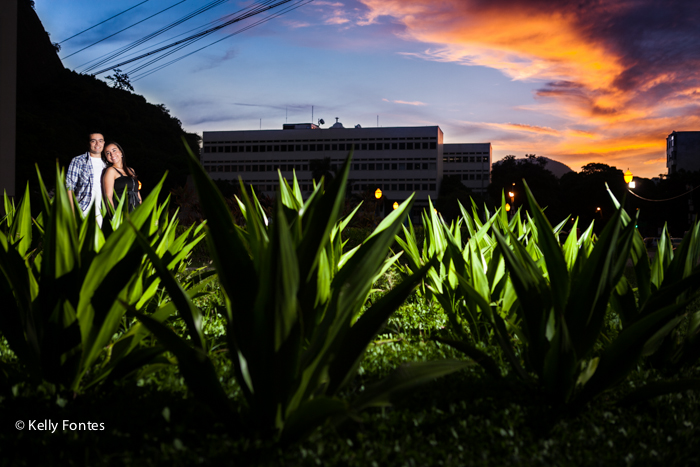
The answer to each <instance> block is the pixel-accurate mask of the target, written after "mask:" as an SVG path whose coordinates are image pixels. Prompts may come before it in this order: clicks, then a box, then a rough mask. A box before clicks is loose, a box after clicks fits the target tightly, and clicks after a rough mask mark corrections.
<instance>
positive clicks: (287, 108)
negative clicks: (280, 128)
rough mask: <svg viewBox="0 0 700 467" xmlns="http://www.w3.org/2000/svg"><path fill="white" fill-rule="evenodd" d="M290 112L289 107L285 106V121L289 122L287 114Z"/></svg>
mask: <svg viewBox="0 0 700 467" xmlns="http://www.w3.org/2000/svg"><path fill="white" fill-rule="evenodd" d="M288 114H289V107H285V108H284V123H287V115H288Z"/></svg>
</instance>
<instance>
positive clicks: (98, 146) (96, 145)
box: [90, 133, 105, 154]
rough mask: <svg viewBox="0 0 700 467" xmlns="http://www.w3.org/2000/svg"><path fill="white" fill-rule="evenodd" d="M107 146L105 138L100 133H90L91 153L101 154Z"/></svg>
mask: <svg viewBox="0 0 700 467" xmlns="http://www.w3.org/2000/svg"><path fill="white" fill-rule="evenodd" d="M104 146H105V138H104V136H102V135H101V134H100V133H93V134H91V135H90V154H100V153H101V152H102V148H103V147H104Z"/></svg>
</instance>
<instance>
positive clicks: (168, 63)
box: [130, 0, 313, 82]
mask: <svg viewBox="0 0 700 467" xmlns="http://www.w3.org/2000/svg"><path fill="white" fill-rule="evenodd" d="M312 1H313V0H305V1H301V2H299V3H298V4H296V5H290V6H289V7H287V8H285V9H283V10H281V11H278V12H276V13H275V14H272V15H269V16H267V17H265V18H263V19H261V20H259V21H256V22H255V23H252V24H249V25H247V26H245V27H243V28H241V29H239V30H237V31H235V32H232V33H231V34H228V35H226V36H225V37H222V38H221V39H218V40H216V41H214V42H212V43H210V44H207V45H205V46H204V47H200V48H199V49H197V50H193V51H192V52H189V53H187V54H185V55H182V56H180V57H178V58H175V59H173V60H170V61H169V62H167V63H164V64H162V65H159V66H157V67H155V68H154V69H151V70H148V71H145V72H143V73H141V74H139V75H136V77H135V79H133V80H131V82H135V81H138V80H140V79H141V78H145V77H146V76H148V75H150V74H153V73H155V72H157V71H160V70H162V69H163V68H166V67H168V66H170V65H172V64H173V63H175V62H178V61H180V60H182V59H184V58H187V57H189V56H190V55H192V54H195V53H197V52H199V51H200V50H203V49H206V48H207V47H210V46H212V45H214V44H217V43H219V42H221V41H223V40H226V39H228V38H229V37H231V36H235V35H237V34H240V33H242V32H245V31H247V30H249V29H251V28H253V27H255V26H258V25H260V24H262V23H266V22H267V21H270V20H272V19H274V18H277V17H279V16H282V15H283V14H286V13H289V12H290V11H293V10H296V9H297V8H300V7H302V6H304V5H306V4H308V3H311V2H312ZM187 45H189V44H187ZM183 47H184V46H183ZM181 48H182V47H181ZM181 48H178V49H177V50H176V51H178V50H180V49H181ZM168 55H169V54H168ZM162 58H165V55H163V56H161V57H158V58H157V59H154V60H152V61H151V62H149V63H147V64H145V65H143V66H139V67H136V68H134V69H132V70H131V71H130V73H135V72H138V71H141V70H142V69H143V68H145V67H146V66H148V65H150V64H152V63H155V62H156V61H158V60H161V59H162Z"/></svg>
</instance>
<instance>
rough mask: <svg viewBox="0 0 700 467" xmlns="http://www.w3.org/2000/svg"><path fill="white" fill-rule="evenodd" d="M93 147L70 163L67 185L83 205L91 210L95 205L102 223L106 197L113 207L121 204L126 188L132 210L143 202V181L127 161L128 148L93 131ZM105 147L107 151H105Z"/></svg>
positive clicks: (91, 144) (81, 207) (69, 192)
mask: <svg viewBox="0 0 700 467" xmlns="http://www.w3.org/2000/svg"><path fill="white" fill-rule="evenodd" d="M89 147H90V149H89V151H88V152H87V153H85V154H82V155H80V156H76V157H74V158H73V160H72V161H71V162H70V165H69V166H68V172H67V174H66V188H68V194H69V196H70V197H71V198H70V199H71V202H72V201H73V197H72V194H71V193H75V197H76V199H77V200H78V204H79V205H80V209H82V211H83V214H87V213H88V211H89V210H90V206H95V208H94V209H95V215H96V216H97V221H98V223H99V224H100V226H101V225H102V214H101V212H100V206H101V205H102V198H103V197H104V198H106V199H107V201H108V202H109V204H110V205H111V206H112V207H115V206H116V205H117V204H118V202H119V201H118V199H117V196H119V197H121V196H122V195H123V194H124V188H126V190H127V191H126V195H127V200H126V202H127V203H128V206H129V211H132V210H134V208H136V206H138V205H139V204H141V194H140V193H139V181H138V179H137V178H136V173H135V172H134V169H132V168H131V167H129V166H127V165H126V161H125V160H124V151H123V150H122V148H121V146H119V144H117V143H114V142H110V143H107V144H106V145H105V140H104V136H102V134H101V133H90V135H89ZM103 149H104V153H103Z"/></svg>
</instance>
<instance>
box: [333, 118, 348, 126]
mask: <svg viewBox="0 0 700 467" xmlns="http://www.w3.org/2000/svg"><path fill="white" fill-rule="evenodd" d="M331 128H345V127H344V126H343V124H342V123H340V122H339V121H338V117H335V123H334V124H333V126H331Z"/></svg>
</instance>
